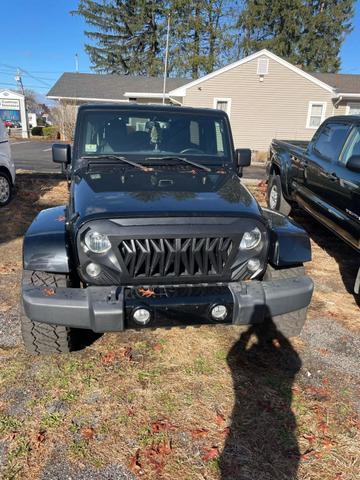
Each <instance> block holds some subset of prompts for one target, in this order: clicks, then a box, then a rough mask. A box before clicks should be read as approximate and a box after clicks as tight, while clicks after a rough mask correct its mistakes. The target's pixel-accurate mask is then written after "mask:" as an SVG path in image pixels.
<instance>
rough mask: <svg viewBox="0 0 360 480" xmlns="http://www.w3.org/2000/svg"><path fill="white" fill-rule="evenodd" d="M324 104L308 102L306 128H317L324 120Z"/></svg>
mask: <svg viewBox="0 0 360 480" xmlns="http://www.w3.org/2000/svg"><path fill="white" fill-rule="evenodd" d="M325 111H326V102H309V109H308V116H307V121H306V128H314V129H315V128H318V127H320V125H321V124H322V122H323V121H324V119H325Z"/></svg>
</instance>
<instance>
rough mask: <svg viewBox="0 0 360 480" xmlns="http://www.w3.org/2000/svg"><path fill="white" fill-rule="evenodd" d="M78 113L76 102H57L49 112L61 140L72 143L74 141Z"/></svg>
mask: <svg viewBox="0 0 360 480" xmlns="http://www.w3.org/2000/svg"><path fill="white" fill-rule="evenodd" d="M77 112H78V105H77V103H76V101H73V102H62V101H59V103H58V105H57V106H56V107H53V108H52V110H51V113H52V116H53V119H54V122H55V124H56V125H58V126H59V130H60V138H61V140H67V141H70V142H72V141H73V140H74V132H75V123H76V117H77Z"/></svg>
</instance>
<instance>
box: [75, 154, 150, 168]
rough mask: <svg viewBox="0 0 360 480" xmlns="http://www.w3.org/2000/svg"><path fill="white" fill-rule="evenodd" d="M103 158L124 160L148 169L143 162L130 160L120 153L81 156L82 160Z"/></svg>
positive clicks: (134, 165)
mask: <svg viewBox="0 0 360 480" xmlns="http://www.w3.org/2000/svg"><path fill="white" fill-rule="evenodd" d="M103 158H108V159H109V160H118V161H119V162H124V163H127V164H128V165H132V166H133V167H136V168H140V169H141V170H144V171H146V167H144V165H141V163H137V162H133V161H132V160H129V159H128V158H126V157H122V156H120V155H107V154H104V155H88V156H83V157H80V160H100V159H103Z"/></svg>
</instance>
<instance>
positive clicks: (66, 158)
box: [52, 143, 71, 165]
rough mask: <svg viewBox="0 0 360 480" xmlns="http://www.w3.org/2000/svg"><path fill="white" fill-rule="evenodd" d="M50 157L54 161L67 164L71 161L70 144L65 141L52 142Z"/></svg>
mask: <svg viewBox="0 0 360 480" xmlns="http://www.w3.org/2000/svg"><path fill="white" fill-rule="evenodd" d="M52 158H53V162H55V163H62V164H65V165H68V164H69V163H71V146H70V145H69V144H67V143H54V145H53V146H52Z"/></svg>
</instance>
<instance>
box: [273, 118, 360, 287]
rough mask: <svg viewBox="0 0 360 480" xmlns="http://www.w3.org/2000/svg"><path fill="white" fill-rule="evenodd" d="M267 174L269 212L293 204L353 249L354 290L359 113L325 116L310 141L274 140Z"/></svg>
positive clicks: (358, 241)
mask: <svg viewBox="0 0 360 480" xmlns="http://www.w3.org/2000/svg"><path fill="white" fill-rule="evenodd" d="M267 173H268V178H269V180H268V189H267V201H268V206H269V207H270V208H271V209H272V210H276V211H279V212H281V213H283V214H286V215H288V214H289V213H290V210H291V205H292V204H297V205H298V206H300V207H301V208H303V209H304V210H306V211H307V212H309V213H310V214H311V215H312V216H314V217H315V218H316V219H317V220H319V221H320V222H321V223H323V224H324V225H325V226H326V227H328V228H329V229H330V230H331V231H332V232H334V233H335V234H336V235H338V236H339V237H341V238H342V239H343V240H344V241H345V242H347V243H348V244H349V245H351V246H352V247H353V248H354V249H355V251H356V252H357V253H356V254H355V257H354V261H355V262H358V263H359V269H358V274H357V277H356V280H355V288H354V289H355V292H356V293H359V288H360V256H359V253H360V116H337V117H331V118H328V119H327V120H326V121H325V122H324V123H323V124H322V125H321V126H320V127H319V129H318V130H317V131H316V133H315V135H314V137H313V139H312V140H311V142H309V143H306V142H292V141H282V140H273V142H272V144H271V147H270V154H269V160H268V164H267Z"/></svg>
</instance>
